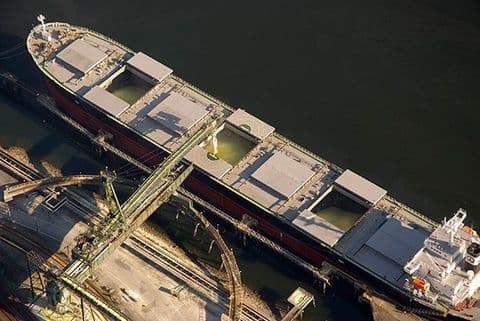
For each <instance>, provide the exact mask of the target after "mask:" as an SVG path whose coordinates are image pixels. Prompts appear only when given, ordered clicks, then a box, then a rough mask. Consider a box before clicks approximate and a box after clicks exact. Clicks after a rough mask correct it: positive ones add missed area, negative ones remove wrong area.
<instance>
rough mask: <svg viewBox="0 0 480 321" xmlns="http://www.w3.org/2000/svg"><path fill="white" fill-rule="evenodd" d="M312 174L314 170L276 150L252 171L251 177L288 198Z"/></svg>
mask: <svg viewBox="0 0 480 321" xmlns="http://www.w3.org/2000/svg"><path fill="white" fill-rule="evenodd" d="M313 174H315V172H314V171H312V170H311V169H310V168H309V167H307V166H305V165H304V164H300V163H299V162H297V161H295V160H294V159H292V158H290V157H288V156H287V155H285V154H284V153H281V152H277V153H275V154H273V155H272V156H271V157H270V158H269V159H268V160H267V161H266V162H265V163H263V164H262V165H261V166H260V167H259V168H258V169H257V170H256V171H255V172H253V174H252V177H253V178H254V179H256V180H257V181H259V182H260V183H262V184H264V185H266V186H268V187H269V188H271V189H273V190H274V191H275V192H277V193H279V194H280V195H282V196H284V197H285V198H289V197H290V196H291V195H292V194H293V193H295V192H296V191H297V190H298V189H299V188H300V187H302V186H303V184H305V183H306V182H307V181H308V179H309V178H310V177H312V176H313Z"/></svg>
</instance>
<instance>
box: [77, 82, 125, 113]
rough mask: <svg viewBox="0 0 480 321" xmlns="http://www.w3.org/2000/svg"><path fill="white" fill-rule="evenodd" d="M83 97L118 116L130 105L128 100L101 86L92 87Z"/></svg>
mask: <svg viewBox="0 0 480 321" xmlns="http://www.w3.org/2000/svg"><path fill="white" fill-rule="evenodd" d="M83 98H85V99H86V100H88V101H89V102H91V103H93V104H94V105H96V106H97V107H100V108H102V109H103V110H105V111H107V112H108V113H109V114H111V115H114V116H118V115H119V114H121V113H122V112H123V111H124V110H125V109H127V108H128V107H129V106H130V105H129V104H128V103H127V102H125V101H123V100H122V99H120V98H118V97H117V96H115V95H114V94H112V93H110V92H108V91H107V90H105V89H104V88H102V87H99V86H95V87H92V89H90V90H89V91H88V92H87V93H86V94H85V95H83Z"/></svg>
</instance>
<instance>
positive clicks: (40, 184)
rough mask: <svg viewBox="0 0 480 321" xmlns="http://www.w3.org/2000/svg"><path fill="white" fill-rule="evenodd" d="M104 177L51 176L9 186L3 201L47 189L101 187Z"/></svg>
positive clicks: (131, 183) (124, 181)
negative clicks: (86, 185)
mask: <svg viewBox="0 0 480 321" xmlns="http://www.w3.org/2000/svg"><path fill="white" fill-rule="evenodd" d="M103 179H104V177H103V176H102V175H71V176H51V177H44V178H40V179H36V180H33V181H27V182H23V183H18V184H14V185H10V186H7V187H5V188H4V189H3V201H4V202H10V201H11V200H13V198H14V197H17V196H19V195H23V194H27V193H30V192H33V191H38V190H42V189H46V188H55V187H61V186H70V185H83V184H88V185H99V184H102V183H103ZM116 182H117V183H122V184H129V185H133V184H134V183H133V182H130V181H127V180H122V179H117V180H116Z"/></svg>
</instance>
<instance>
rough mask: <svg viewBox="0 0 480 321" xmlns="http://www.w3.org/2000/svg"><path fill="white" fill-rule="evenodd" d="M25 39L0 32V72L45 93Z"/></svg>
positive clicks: (45, 90)
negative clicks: (13, 76) (5, 72)
mask: <svg viewBox="0 0 480 321" xmlns="http://www.w3.org/2000/svg"><path fill="white" fill-rule="evenodd" d="M26 37H27V35H25V38H26ZM25 38H21V37H18V36H16V35H13V34H10V33H6V32H0V70H4V71H7V72H10V73H12V74H14V75H16V76H17V77H18V78H20V79H22V81H24V82H25V83H27V84H29V85H32V86H33V87H34V88H35V89H37V90H39V91H42V92H47V88H46V86H45V81H44V79H43V76H42V75H41V73H40V71H39V70H38V68H37V67H36V66H35V63H34V62H33V60H32V58H31V57H30V55H29V54H28V51H27V47H26V45H25Z"/></svg>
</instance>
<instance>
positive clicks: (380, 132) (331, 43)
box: [0, 0, 480, 320]
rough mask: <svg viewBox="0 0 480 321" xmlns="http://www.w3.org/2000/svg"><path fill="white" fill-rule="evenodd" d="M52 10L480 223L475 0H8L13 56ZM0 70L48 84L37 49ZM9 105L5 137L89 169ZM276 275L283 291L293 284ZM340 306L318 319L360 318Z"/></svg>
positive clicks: (2, 45) (2, 40)
mask: <svg viewBox="0 0 480 321" xmlns="http://www.w3.org/2000/svg"><path fill="white" fill-rule="evenodd" d="M40 12H42V13H44V14H45V15H46V16H47V18H50V19H52V20H60V21H62V20H63V21H68V22H71V23H74V24H80V25H84V26H89V27H91V28H92V29H95V30H98V31H100V32H103V33H105V34H107V35H110V36H111V37H113V38H115V39H117V40H120V41H121V42H123V43H125V44H127V45H128V46H130V47H131V48H133V49H136V50H142V51H144V52H146V53H148V54H150V55H151V56H153V57H156V58H158V59H159V60H160V61H162V62H164V63H165V64H167V65H169V66H171V67H173V69H174V70H175V73H176V74H178V75H180V76H181V77H183V78H185V79H187V80H189V81H190V82H192V83H194V84H196V85H197V86H199V87H200V88H202V89H205V90H206V91H207V92H209V93H211V94H214V95H215V96H217V97H219V98H221V99H223V100H225V101H227V102H228V103H230V104H232V105H233V106H236V107H243V108H246V109H247V110H248V111H250V112H252V113H253V114H255V115H257V116H259V117H260V118H262V119H264V120H267V121H268V122H270V123H271V124H272V125H274V126H275V127H276V128H277V130H278V131H279V132H281V133H283V134H285V135H286V136H288V137H291V138H292V139H293V140H295V141H296V142H298V143H300V144H301V145H303V146H305V147H308V148H309V149H311V150H312V151H314V152H316V153H318V154H320V155H322V156H323V157H325V158H327V159H329V160H331V161H333V162H335V163H337V164H338V165H340V166H342V167H346V168H351V169H353V170H355V171H357V172H359V173H361V174H363V175H364V176H366V177H368V178H370V179H371V180H373V181H375V182H376V183H378V184H379V185H381V186H383V187H385V188H386V189H387V190H388V191H389V193H390V194H391V195H393V196H394V197H396V198H398V199H400V200H402V201H404V202H405V203H407V204H409V205H410V206H412V207H413V208H415V209H418V210H420V211H422V212H423V213H425V214H427V215H428V216H430V217H433V218H436V219H440V218H442V217H443V216H445V215H449V214H450V213H451V212H452V211H454V210H455V209H456V208H458V207H464V208H466V209H467V211H468V212H469V218H468V220H471V221H473V223H474V225H475V226H479V225H480V200H479V197H478V194H479V192H480V188H479V187H478V186H479V185H478V182H479V181H480V172H479V171H478V170H477V168H476V166H477V165H479V163H480V151H479V148H478V146H479V141H480V134H479V132H478V130H477V127H478V124H479V123H480V112H479V111H478V108H479V106H480V91H479V90H478V82H479V79H480V60H479V57H480V19H479V18H480V2H478V1H476V0H471V1H461V0H458V1H445V0H415V1H413V0H403V1H400V0H366V1H353V0H346V1H322V0H316V1H301V0H299V1H284V0H277V1H272V0H264V1H250V0H247V1H191V0H187V1H160V0H156V1H125V0H117V1H79V0H75V1H73V0H70V1H68V0H67V1H53V0H46V1H41V2H40V1H22V0H20V1H7V0H0V18H1V20H0V51H3V50H4V49H8V48H10V47H11V46H13V45H15V44H17V43H19V42H20V41H22V40H23V38H24V37H25V36H26V34H27V33H28V30H29V28H30V26H31V25H32V24H33V23H35V16H36V14H38V13H40ZM0 67H3V68H8V69H11V70H14V71H16V72H17V73H19V74H21V75H22V76H23V77H27V78H29V79H30V80H31V81H32V82H34V83H38V81H39V80H38V74H35V73H34V72H33V71H32V66H31V63H30V61H29V60H28V57H27V55H21V56H18V57H13V58H11V59H4V58H2V57H1V56H0ZM0 107H1V109H0V121H1V122H0V124H2V127H1V129H0V131H1V132H0V133H1V136H0V137H1V142H2V143H3V142H5V141H7V140H8V141H9V142H10V141H15V142H19V144H24V146H27V147H28V146H33V147H34V146H39V147H37V148H35V149H34V151H36V153H38V155H39V156H42V157H50V158H51V159H57V160H58V162H59V163H62V164H64V163H67V164H70V165H69V168H71V169H72V170H73V169H82V168H83V166H84V161H83V160H82V159H86V158H83V157H85V156H83V155H81V154H80V153H77V152H75V151H74V150H73V149H70V148H69V147H68V146H67V145H68V144H66V143H65V144H64V142H63V140H62V138H59V137H52V135H53V136H55V133H51V132H48V133H47V132H46V131H41V132H42V133H43V134H42V135H44V136H40V134H38V135H37V133H39V132H38V131H37V130H38V129H37V128H36V127H35V126H33V125H32V124H31V121H29V120H28V117H26V116H25V115H24V114H21V113H17V112H16V111H14V109H15V108H14V106H13V107H12V106H11V104H9V103H6V102H5V101H4V100H0ZM42 130H43V129H42ZM39 137H43V142H42V141H41V142H40V143H38V142H37V143H35V142H36V141H37V140H41V139H40V138H39ZM50 139H53V141H54V142H56V143H55V144H53V143H51V140H50ZM52 145H55V146H54V147H55V148H54V147H52ZM33 147H28V148H33ZM44 147H45V149H44ZM62 148H63V149H62ZM69 155H71V157H70V156H69ZM69 157H70V158H69ZM67 158H68V159H67ZM89 162H90V161H89ZM92 162H93V161H92ZM93 168H94V166H87V167H86V169H93ZM259 264H262V263H259ZM268 274H269V275H272V276H271V280H267V281H271V282H270V284H276V285H278V284H283V283H282V282H287V281H286V279H288V277H286V278H284V279H282V280H284V281H282V282H280V281H279V280H277V279H276V278H277V276H276V274H272V273H268ZM264 281H265V280H264ZM288 284H292V283H288ZM269 286H270V285H269ZM338 309H339V308H338V306H335V305H329V304H327V303H325V306H322V308H321V311H329V312H325V313H324V312H321V313H320V312H319V316H318V319H320V320H324V319H327V318H328V320H347V318H346V317H344V316H342V317H341V318H340V317H339V316H336V314H335V310H338ZM345 309H352V311H353V310H355V308H354V307H350V306H348V307H345ZM352 313H353V312H352ZM350 320H358V317H357V315H356V314H355V316H353V314H352V318H351V319H350Z"/></svg>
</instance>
